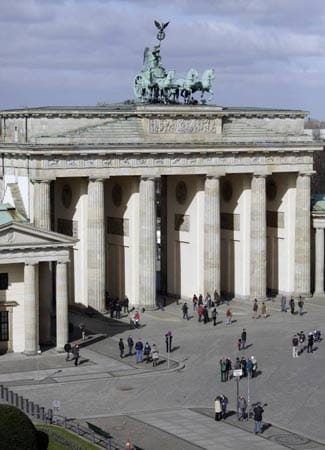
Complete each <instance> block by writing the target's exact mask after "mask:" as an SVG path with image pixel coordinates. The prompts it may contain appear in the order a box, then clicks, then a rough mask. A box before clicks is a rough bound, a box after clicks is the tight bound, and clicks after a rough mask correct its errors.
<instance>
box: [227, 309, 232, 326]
mask: <svg viewBox="0 0 325 450" xmlns="http://www.w3.org/2000/svg"><path fill="white" fill-rule="evenodd" d="M231 320H232V310H231V308H228V309H227V311H226V325H231Z"/></svg>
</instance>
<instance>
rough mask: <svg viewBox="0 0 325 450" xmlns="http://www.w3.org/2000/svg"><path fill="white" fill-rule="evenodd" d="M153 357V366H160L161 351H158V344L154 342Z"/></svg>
mask: <svg viewBox="0 0 325 450" xmlns="http://www.w3.org/2000/svg"><path fill="white" fill-rule="evenodd" d="M151 358H152V366H153V367H156V366H158V360H159V352H158V349H157V346H156V344H153V346H152V351H151Z"/></svg>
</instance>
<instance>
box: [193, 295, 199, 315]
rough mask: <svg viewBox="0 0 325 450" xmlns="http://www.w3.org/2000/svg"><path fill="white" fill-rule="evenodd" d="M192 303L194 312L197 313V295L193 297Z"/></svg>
mask: <svg viewBox="0 0 325 450" xmlns="http://www.w3.org/2000/svg"><path fill="white" fill-rule="evenodd" d="M192 302H193V311H194V312H195V311H197V302H198V299H197V296H196V294H194V295H193V298H192Z"/></svg>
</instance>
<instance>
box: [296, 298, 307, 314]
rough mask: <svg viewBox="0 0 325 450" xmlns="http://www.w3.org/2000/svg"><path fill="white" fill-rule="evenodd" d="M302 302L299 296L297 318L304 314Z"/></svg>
mask: <svg viewBox="0 0 325 450" xmlns="http://www.w3.org/2000/svg"><path fill="white" fill-rule="evenodd" d="M304 304H305V303H304V301H303V298H302V297H301V295H299V300H298V308H299V316H302V315H303V313H304V311H303V310H304Z"/></svg>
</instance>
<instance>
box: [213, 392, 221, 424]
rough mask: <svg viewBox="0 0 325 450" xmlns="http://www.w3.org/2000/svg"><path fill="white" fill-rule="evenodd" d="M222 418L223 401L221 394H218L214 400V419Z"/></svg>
mask: <svg viewBox="0 0 325 450" xmlns="http://www.w3.org/2000/svg"><path fill="white" fill-rule="evenodd" d="M221 419H222V409H221V401H220V396H219V395H218V396H217V397H216V399H215V401H214V420H217V421H219V420H221Z"/></svg>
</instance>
